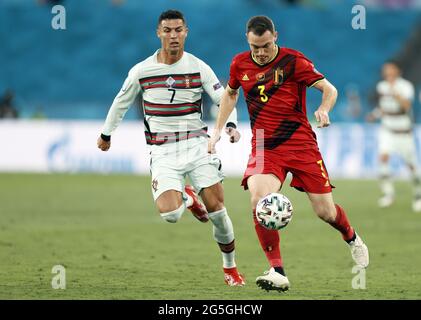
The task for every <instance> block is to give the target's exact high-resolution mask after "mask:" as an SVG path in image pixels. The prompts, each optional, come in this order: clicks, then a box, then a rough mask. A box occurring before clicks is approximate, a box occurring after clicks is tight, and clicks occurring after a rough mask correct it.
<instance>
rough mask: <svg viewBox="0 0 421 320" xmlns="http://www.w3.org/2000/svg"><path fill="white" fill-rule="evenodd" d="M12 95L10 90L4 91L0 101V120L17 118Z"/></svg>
mask: <svg viewBox="0 0 421 320" xmlns="http://www.w3.org/2000/svg"><path fill="white" fill-rule="evenodd" d="M13 98H14V94H13V91H12V90H6V91H5V93H4V95H3V97H2V98H1V99H0V118H17V117H18V111H17V110H16V108H15V107H14V106H13Z"/></svg>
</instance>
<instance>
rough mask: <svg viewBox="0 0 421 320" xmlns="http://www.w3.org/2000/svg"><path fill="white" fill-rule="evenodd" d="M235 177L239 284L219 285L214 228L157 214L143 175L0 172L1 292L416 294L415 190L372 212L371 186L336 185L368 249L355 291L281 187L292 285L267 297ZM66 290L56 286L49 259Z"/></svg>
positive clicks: (298, 200) (420, 221)
mask: <svg viewBox="0 0 421 320" xmlns="http://www.w3.org/2000/svg"><path fill="white" fill-rule="evenodd" d="M239 183H240V178H230V179H227V180H226V181H225V182H224V187H225V201H226V206H227V208H228V211H229V214H230V216H231V219H232V221H233V223H234V228H235V233H236V244H237V250H236V252H237V255H236V257H237V264H238V267H239V268H240V271H241V272H242V273H244V275H245V277H246V280H247V285H246V286H245V287H241V288H238V287H235V288H231V287H228V286H226V285H225V284H224V282H223V273H222V265H221V256H220V252H219V250H218V247H217V245H216V243H215V242H214V240H213V238H212V225H211V223H207V224H202V223H200V222H198V221H197V220H196V219H194V217H193V216H192V215H191V214H190V213H189V212H188V211H186V212H185V213H184V215H183V217H182V219H181V221H179V222H178V223H177V224H169V223H165V222H164V221H163V220H162V219H161V218H160V217H159V215H158V214H157V212H156V210H155V208H154V205H153V201H152V195H151V192H150V180H149V177H139V176H117V175H111V176H97V175H59V174H57V175H54V174H53V175H37V174H1V175H0V299H226V300H235V299H420V298H421V214H420V213H414V212H412V211H411V195H412V189H411V185H410V183H408V182H405V181H401V182H397V184H396V186H397V193H398V197H397V201H396V203H395V204H394V205H393V207H391V208H388V209H384V210H380V209H378V208H377V205H376V202H377V198H378V196H379V190H378V186H377V182H376V181H362V180H358V181H346V180H336V181H333V183H334V184H335V185H336V187H337V189H336V190H335V191H334V197H335V200H336V202H337V203H340V204H341V205H342V206H343V207H344V208H345V209H346V211H347V213H348V217H349V219H350V221H351V223H352V224H353V226H354V227H355V228H356V229H357V231H358V232H359V233H360V235H361V236H362V237H363V239H364V240H365V241H366V243H367V245H368V247H369V249H370V266H369V268H368V270H367V272H366V275H365V276H366V289H353V288H352V286H351V283H352V280H353V277H355V276H356V274H354V273H352V267H353V264H352V259H351V256H350V252H349V249H348V247H347V245H346V244H345V242H343V241H342V238H341V237H340V234H339V233H338V232H337V231H336V230H334V229H333V228H331V227H330V226H329V225H327V224H325V223H324V222H322V221H321V220H319V219H318V218H317V217H316V216H315V214H314V213H313V212H312V211H311V210H310V205H309V202H308V200H307V197H306V195H305V194H303V193H300V192H298V191H295V190H294V189H291V188H290V187H289V186H285V187H284V189H283V192H284V193H285V194H286V195H287V196H288V197H290V199H291V200H292V203H293V205H294V217H293V220H292V221H291V223H290V224H289V225H288V227H287V228H285V229H284V230H283V231H282V232H281V251H282V254H283V259H284V264H285V270H286V272H287V274H288V277H289V280H290V282H291V289H290V291H288V292H286V293H277V292H269V293H268V292H266V291H262V290H261V289H259V288H258V287H257V286H256V285H255V283H254V280H255V278H256V277H257V276H259V275H260V274H262V272H263V271H264V270H266V269H267V268H268V265H267V263H266V259H265V257H264V254H263V252H262V251H261V249H260V247H259V244H258V241H257V237H256V235H255V232H254V226H253V222H252V219H251V211H250V204H249V195H248V193H247V192H245V191H243V190H242V189H241V188H240V186H239ZM59 264H61V265H64V266H65V268H66V289H65V290H60V289H56V290H55V289H52V287H51V280H52V278H53V276H54V274H52V273H51V271H52V267H53V266H54V265H59Z"/></svg>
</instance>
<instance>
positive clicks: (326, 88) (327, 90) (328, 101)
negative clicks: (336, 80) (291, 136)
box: [313, 79, 338, 128]
mask: <svg viewBox="0 0 421 320" xmlns="http://www.w3.org/2000/svg"><path fill="white" fill-rule="evenodd" d="M313 87H314V88H316V89H318V90H319V91H321V92H322V103H321V104H320V106H319V108H318V109H317V110H316V112H314V116H315V117H316V120H317V122H318V125H317V127H318V128H324V127H327V126H329V125H330V120H329V111H330V110H332V108H333V106H334V105H335V103H336V98H337V97H338V91H337V90H336V88H335V87H334V86H333V85H332V84H331V83H330V82H329V81H328V80H327V79H322V80H320V81H318V82H317V83H315V84H314V85H313Z"/></svg>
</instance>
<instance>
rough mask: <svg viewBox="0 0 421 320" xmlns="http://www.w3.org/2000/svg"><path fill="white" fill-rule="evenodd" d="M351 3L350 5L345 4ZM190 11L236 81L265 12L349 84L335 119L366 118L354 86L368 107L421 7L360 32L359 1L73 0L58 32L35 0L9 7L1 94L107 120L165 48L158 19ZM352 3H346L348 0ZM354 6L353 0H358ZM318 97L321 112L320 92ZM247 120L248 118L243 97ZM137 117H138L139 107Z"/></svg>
mask: <svg viewBox="0 0 421 320" xmlns="http://www.w3.org/2000/svg"><path fill="white" fill-rule="evenodd" d="M344 2H347V1H344ZM169 3H170V4H171V5H172V6H173V7H175V8H177V9H180V10H182V11H183V12H184V13H185V15H186V18H187V21H188V24H189V26H190V32H189V37H188V40H187V45H186V50H187V51H189V52H191V53H193V54H195V55H197V56H198V57H200V58H202V59H203V60H204V61H206V62H207V63H208V64H209V65H210V66H212V67H213V68H214V70H215V72H216V73H217V75H218V76H219V77H220V78H221V79H222V80H226V79H227V77H228V67H229V64H230V61H231V59H232V57H233V56H234V55H235V54H236V53H238V52H240V51H244V50H247V43H246V41H245V36H244V33H245V24H246V22H247V20H248V18H249V17H250V16H252V15H256V14H266V15H269V16H270V17H272V18H273V20H274V21H275V23H276V25H277V28H278V31H279V41H278V43H279V44H280V45H281V46H286V47H291V48H295V49H297V50H299V51H302V52H303V53H305V54H306V55H307V56H308V57H309V58H310V59H312V60H313V61H314V63H315V64H316V66H317V68H318V69H319V70H320V71H321V72H323V73H324V74H325V75H326V76H327V77H328V78H329V79H330V80H331V82H333V83H334V84H335V85H336V86H337V88H338V89H339V93H340V99H339V101H338V106H337V108H335V110H334V112H333V114H332V118H333V119H334V120H336V121H361V120H362V119H363V116H364V112H363V113H361V114H357V115H355V116H354V117H351V116H350V115H349V114H348V109H347V100H346V90H347V88H350V87H352V88H354V89H355V90H357V91H358V92H359V94H360V95H361V101H362V104H363V111H364V110H367V109H368V108H370V106H369V105H368V102H367V97H368V94H369V93H370V90H372V89H373V86H374V84H375V82H376V81H377V80H378V77H379V68H380V66H381V64H382V62H383V61H384V60H386V59H388V58H390V57H393V56H394V55H395V54H396V53H398V52H399V50H400V48H401V47H402V45H403V44H404V42H405V40H406V39H407V38H408V36H409V34H410V31H411V28H413V26H414V25H415V23H416V22H417V21H418V19H419V17H420V12H419V11H418V12H417V11H386V10H376V11H368V12H367V28H366V29H365V30H354V29H352V28H351V19H352V17H353V16H352V14H351V7H352V5H351V4H341V5H336V6H334V7H330V8H303V7H287V6H285V5H282V4H281V3H280V1H279V2H278V1H269V0H266V1H257V0H247V1H244V0H230V1H215V0H205V1H203V0H201V1H190V0H179V1H176V2H169V1H165V0H154V1H136V0H126V1H125V3H124V4H123V5H120V6H115V5H112V4H111V1H100V0H89V1H83V2H80V1H64V4H65V7H66V11H67V21H66V23H67V29H66V30H62V31H58V30H53V29H52V28H51V19H52V17H53V15H52V13H51V9H50V7H48V6H40V5H38V4H36V2H35V1H4V2H2V3H0V43H1V50H0V70H1V74H2V75H1V77H0V92H2V91H3V90H5V89H6V88H12V89H13V90H14V91H15V92H16V94H17V97H18V100H17V101H18V104H19V109H20V113H21V114H22V116H23V117H30V116H31V114H32V113H33V112H35V111H36V110H37V109H38V108H40V107H41V108H42V109H43V111H44V113H45V114H46V115H47V117H48V118H65V119H66V118H69V119H70V118H77V119H103V118H104V116H105V115H106V112H107V110H108V108H109V105H110V103H111V101H112V99H113V97H114V95H115V94H116V92H117V91H118V90H119V88H120V86H121V84H122V82H123V80H124V78H125V76H126V74H127V71H128V70H129V68H130V67H131V66H132V65H134V64H135V63H136V62H138V61H140V60H142V59H144V58H145V57H147V56H149V55H151V54H152V53H153V52H154V51H155V50H156V48H157V47H159V39H158V38H157V37H156V35H155V28H156V23H157V17H158V15H159V14H160V12H161V11H163V10H165V9H169V8H170V7H169V5H168V4H169ZM341 3H342V2H341ZM349 3H351V1H349ZM310 91H314V92H311V93H310V94H309V96H308V105H309V110H310V111H311V110H314V108H315V107H316V106H317V103H318V101H319V99H320V94H319V93H318V92H315V90H310ZM240 116H241V119H247V113H246V110H245V105H244V103H243V102H241V103H240ZM127 117H128V118H137V117H138V113H137V111H136V110H132V111H131V112H129V114H128V115H127Z"/></svg>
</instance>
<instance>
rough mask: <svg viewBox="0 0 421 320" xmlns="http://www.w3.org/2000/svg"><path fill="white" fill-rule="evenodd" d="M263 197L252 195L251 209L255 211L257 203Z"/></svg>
mask: <svg viewBox="0 0 421 320" xmlns="http://www.w3.org/2000/svg"><path fill="white" fill-rule="evenodd" d="M264 196H265V195H264V194H252V195H251V199H250V200H251V207H252V208H253V210H254V209H256V206H257V203H258V202H259V200H260V199H262V198H263V197H264Z"/></svg>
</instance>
